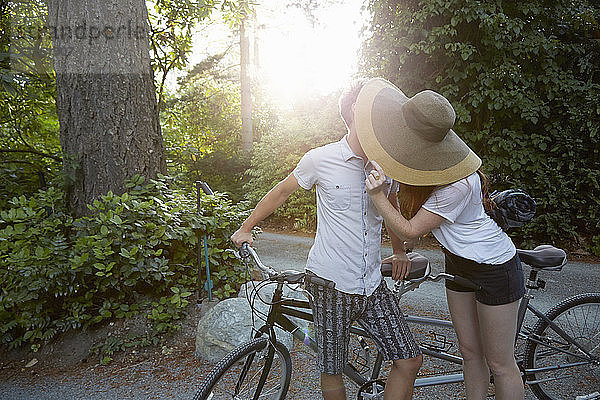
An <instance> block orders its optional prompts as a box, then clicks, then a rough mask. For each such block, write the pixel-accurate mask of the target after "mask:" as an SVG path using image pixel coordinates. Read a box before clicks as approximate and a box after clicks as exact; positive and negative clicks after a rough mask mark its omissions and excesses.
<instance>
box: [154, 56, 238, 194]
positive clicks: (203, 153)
mask: <svg viewBox="0 0 600 400" xmlns="http://www.w3.org/2000/svg"><path fill="white" fill-rule="evenodd" d="M222 56H223V55H218V56H215V57H212V58H211V59H208V60H206V62H202V63H199V64H198V65H196V66H195V67H194V69H193V70H192V71H191V72H190V73H189V74H188V75H187V76H186V77H185V78H183V79H181V80H180V84H181V89H180V91H179V92H178V93H177V94H176V95H173V96H171V97H170V98H169V99H168V100H167V102H166V105H165V109H164V111H163V112H162V113H161V118H162V126H163V137H164V141H165V146H166V149H167V155H168V159H169V163H170V166H171V168H172V169H173V170H176V172H177V173H180V174H182V176H184V177H185V179H186V180H187V181H188V182H189V183H190V185H191V183H192V182H193V181H196V180H203V181H206V182H207V183H208V184H209V185H210V186H211V187H212V188H214V189H217V190H219V191H221V192H225V193H227V194H228V195H230V196H231V198H232V199H233V200H235V201H237V200H240V199H241V198H242V197H243V192H242V184H243V182H244V172H245V170H246V168H247V167H248V162H249V160H248V156H247V155H246V154H245V152H243V151H242V149H241V134H240V132H241V119H240V89H239V83H237V82H235V81H234V78H233V77H231V76H229V75H227V74H225V73H223V72H222V71H220V69H219V61H220V60H221V59H222Z"/></svg>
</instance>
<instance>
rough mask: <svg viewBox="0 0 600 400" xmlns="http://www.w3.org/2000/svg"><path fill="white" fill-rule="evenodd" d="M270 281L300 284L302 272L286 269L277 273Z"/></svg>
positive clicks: (302, 276) (302, 278) (302, 277)
mask: <svg viewBox="0 0 600 400" xmlns="http://www.w3.org/2000/svg"><path fill="white" fill-rule="evenodd" d="M271 279H272V280H275V281H278V282H287V283H302V281H303V280H304V272H298V271H294V270H293V269H288V270H285V271H282V272H280V273H278V274H277V275H275V276H274V277H273V278H271Z"/></svg>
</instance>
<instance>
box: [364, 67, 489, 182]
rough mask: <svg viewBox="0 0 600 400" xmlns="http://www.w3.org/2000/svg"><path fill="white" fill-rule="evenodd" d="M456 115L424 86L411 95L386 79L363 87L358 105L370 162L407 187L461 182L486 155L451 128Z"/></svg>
mask: <svg viewBox="0 0 600 400" xmlns="http://www.w3.org/2000/svg"><path fill="white" fill-rule="evenodd" d="M455 118H456V114H455V112H454V109H453V108H452V105H451V104H450V102H449V101H448V100H447V99H446V98H445V97H444V96H442V95H441V94H439V93H436V92H434V91H431V90H425V91H423V92H420V93H417V94H416V95H414V96H413V97H411V98H408V97H407V96H406V95H405V94H404V93H403V92H402V91H401V90H400V89H398V88H397V87H396V86H394V85H393V84H392V83H390V82H388V81H386V80H385V79H381V78H375V79H371V80H369V81H367V83H366V84H365V85H364V86H363V87H362V89H361V90H360V93H359V94H358V97H357V99H356V104H355V108H354V123H355V128H356V132H357V134H358V140H359V141H360V144H361V146H362V148H363V150H364V152H365V154H366V155H367V157H368V158H369V159H370V160H375V161H377V162H378V163H379V165H380V166H381V168H382V169H383V170H384V171H385V173H386V174H387V175H389V176H390V177H392V178H393V179H395V180H397V181H398V182H402V183H405V184H408V185H414V186H433V185H445V184H449V183H452V182H456V181H458V180H460V179H462V178H465V177H467V176H469V175H471V174H472V173H473V172H475V171H477V170H478V169H479V167H480V166H481V159H480V158H479V157H478V156H477V154H475V153H474V152H473V150H471V149H470V148H469V146H467V144H466V143H465V142H463V141H462V140H461V138H459V137H458V135H457V134H456V133H455V132H454V131H453V130H452V127H453V126H454V120H455Z"/></svg>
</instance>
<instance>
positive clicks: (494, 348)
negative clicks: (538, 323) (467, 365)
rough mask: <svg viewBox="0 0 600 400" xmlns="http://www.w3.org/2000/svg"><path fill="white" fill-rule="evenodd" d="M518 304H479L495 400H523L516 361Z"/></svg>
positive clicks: (478, 312) (482, 334)
mask: <svg viewBox="0 0 600 400" xmlns="http://www.w3.org/2000/svg"><path fill="white" fill-rule="evenodd" d="M518 308H519V301H514V302H512V303H509V304H503V305H499V306H488V305H485V304H481V303H477V314H478V316H479V326H480V328H481V337H482V342H483V349H484V353H485V358H486V360H487V363H488V365H489V367H490V370H491V371H492V374H493V375H494V386H495V387H496V399H498V400H504V399H511V400H512V399H522V398H523V396H524V393H523V391H524V389H523V380H522V378H521V372H520V371H519V368H518V367H517V363H516V361H515V351H514V348H515V335H516V332H517V310H518Z"/></svg>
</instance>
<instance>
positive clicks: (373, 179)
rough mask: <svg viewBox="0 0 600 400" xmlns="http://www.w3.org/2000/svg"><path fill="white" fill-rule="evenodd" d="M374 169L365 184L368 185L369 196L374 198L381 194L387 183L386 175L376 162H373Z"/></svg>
mask: <svg viewBox="0 0 600 400" xmlns="http://www.w3.org/2000/svg"><path fill="white" fill-rule="evenodd" d="M371 164H372V165H373V167H374V169H373V170H372V171H371V172H370V173H369V175H367V179H365V184H366V185H367V191H368V192H369V195H371V196H373V195H376V194H378V193H380V192H381V188H382V187H383V184H384V183H385V173H384V172H383V170H382V169H381V167H380V166H379V164H377V163H376V162H375V161H371Z"/></svg>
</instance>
